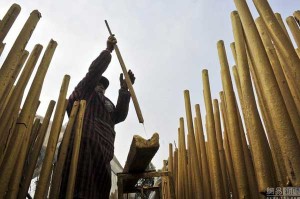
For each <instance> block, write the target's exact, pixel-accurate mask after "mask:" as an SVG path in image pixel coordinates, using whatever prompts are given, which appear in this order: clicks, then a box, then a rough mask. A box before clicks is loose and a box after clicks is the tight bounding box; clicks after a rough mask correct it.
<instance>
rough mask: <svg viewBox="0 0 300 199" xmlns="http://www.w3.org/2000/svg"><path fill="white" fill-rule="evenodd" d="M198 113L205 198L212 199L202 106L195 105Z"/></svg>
mask: <svg viewBox="0 0 300 199" xmlns="http://www.w3.org/2000/svg"><path fill="white" fill-rule="evenodd" d="M195 111H196V118H197V127H198V132H199V139H200V140H199V143H200V152H201V165H202V175H203V177H202V179H203V193H204V198H207V199H210V198H212V195H211V186H210V184H211V183H210V176H209V166H208V158H207V153H208V152H206V148H205V139H204V133H203V125H202V118H201V112H200V105H199V104H196V105H195Z"/></svg>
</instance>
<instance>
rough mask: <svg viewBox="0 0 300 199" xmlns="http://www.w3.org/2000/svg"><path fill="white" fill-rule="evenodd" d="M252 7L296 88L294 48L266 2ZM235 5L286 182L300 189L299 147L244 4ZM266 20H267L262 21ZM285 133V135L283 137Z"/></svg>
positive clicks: (242, 2) (243, 2) (243, 0)
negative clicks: (286, 67)
mask: <svg viewBox="0 0 300 199" xmlns="http://www.w3.org/2000/svg"><path fill="white" fill-rule="evenodd" d="M254 3H255V5H256V7H257V8H258V10H259V12H260V14H261V16H262V18H263V19H264V21H265V23H266V25H267V27H268V26H269V25H270V23H272V24H273V25H272V27H273V28H275V27H274V26H276V28H275V29H273V28H272V27H268V30H269V33H270V34H271V35H272V39H273V41H274V43H275V45H276V46H277V47H278V49H279V51H280V52H281V54H282V55H284V57H289V59H288V63H289V64H288V66H289V67H290V68H289V69H292V70H290V71H289V72H288V73H289V74H290V75H288V76H289V77H290V78H292V79H291V80H296V82H297V83H298V84H295V85H299V82H298V81H297V78H299V77H300V75H298V72H297V71H298V70H299V74H300V68H299V67H298V66H299V65H300V60H299V58H298V56H297V55H296V53H295V50H294V48H293V49H290V47H291V46H290V45H289V42H288V39H287V37H286V36H285V34H284V32H283V31H282V29H281V27H280V25H279V24H278V22H277V20H276V18H275V16H274V14H273V12H272V11H271V8H270V7H269V6H268V2H267V1H266V0H260V1H257V0H254ZM235 4H236V6H237V8H238V11H239V14H240V18H241V22H242V24H243V28H244V30H245V31H244V32H245V36H246V40H247V45H248V47H249V54H250V57H251V59H252V60H253V63H254V64H253V66H254V67H255V69H254V70H255V73H256V75H257V80H258V84H259V86H260V87H261V88H262V89H261V91H262V93H261V94H262V97H263V98H264V101H265V102H266V103H265V104H264V105H265V106H266V110H267V115H268V116H269V118H270V121H271V123H272V124H273V126H274V130H275V135H276V136H277V138H278V141H279V145H280V148H281V151H282V152H283V155H284V158H285V165H286V168H287V169H288V175H289V178H290V180H291V182H292V183H293V185H294V186H298V185H300V167H299V166H297V165H300V154H299V153H298V152H299V151H300V146H299V143H298V140H297V137H296V134H295V131H294V128H293V125H292V123H291V120H290V117H289V115H288V112H287V109H286V107H285V104H284V101H283V97H282V95H281V93H280V90H279V87H278V84H277V82H276V79H275V76H274V73H273V71H272V67H271V64H270V61H269V59H268V57H267V54H266V51H265V49H264V46H263V44H262V41H261V39H260V37H259V34H258V31H257V29H256V27H255V23H254V20H253V18H252V16H251V13H250V11H249V8H248V6H247V3H246V1H245V0H240V1H238V0H235ZM261 8H264V9H261ZM266 16H268V17H270V18H268V19H266ZM249 24H250V25H249ZM276 24H277V25H276ZM277 27H278V28H277ZM271 28H272V29H271ZM253 41H256V42H253ZM287 54H288V56H287ZM294 55H295V56H294ZM295 57H296V58H295ZM297 68H298V69H297ZM285 70H286V69H285ZM285 72H286V71H285ZM291 74H293V75H291ZM298 89H299V87H298ZM279 107H280V108H279ZM286 132H289V133H288V134H286ZM297 151H298V152H297Z"/></svg>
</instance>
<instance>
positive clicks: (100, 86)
mask: <svg viewBox="0 0 300 199" xmlns="http://www.w3.org/2000/svg"><path fill="white" fill-rule="evenodd" d="M108 85H109V81H108V79H107V78H106V77H104V76H101V78H100V80H99V82H98V83H97V85H96V88H95V91H97V92H100V93H102V94H104V93H105V90H106V89H107V87H108Z"/></svg>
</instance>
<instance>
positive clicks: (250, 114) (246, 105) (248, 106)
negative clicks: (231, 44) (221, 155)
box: [231, 11, 275, 192]
mask: <svg viewBox="0 0 300 199" xmlns="http://www.w3.org/2000/svg"><path fill="white" fill-rule="evenodd" d="M231 21H232V29H233V33H234V40H235V46H236V53H237V64H238V66H237V70H238V76H239V79H240V82H239V83H240V86H241V90H242V101H243V106H242V108H243V112H244V118H245V122H246V126H247V132H248V138H249V140H250V143H251V151H252V156H253V163H254V168H255V172H256V177H257V181H258V189H259V192H266V190H267V188H268V187H275V179H274V176H273V173H272V169H271V166H273V165H272V164H271V163H270V161H269V158H270V157H271V151H270V148H269V144H268V140H267V137H266V134H265V132H264V128H263V124H262V122H261V120H260V117H259V112H258V109H257V106H256V101H255V95H254V92H253V87H252V82H251V77H250V71H249V66H248V60H247V53H246V48H245V38H244V34H243V28H242V24H241V21H240V18H239V15H238V13H237V12H236V11H233V12H232V13H231ZM243 137H244V135H242V139H243ZM251 190H252V189H251Z"/></svg>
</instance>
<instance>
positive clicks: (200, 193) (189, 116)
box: [184, 90, 203, 198]
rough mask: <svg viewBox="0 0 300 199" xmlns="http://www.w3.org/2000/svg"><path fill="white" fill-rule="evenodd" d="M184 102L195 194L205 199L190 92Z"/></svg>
mask: <svg viewBox="0 0 300 199" xmlns="http://www.w3.org/2000/svg"><path fill="white" fill-rule="evenodd" d="M184 101H185V110H186V117H187V126H188V133H189V134H191V140H190V141H191V143H190V144H191V148H190V149H191V151H189V152H190V155H191V159H193V160H194V161H192V162H191V163H193V164H192V165H191V166H192V169H193V174H194V175H195V181H194V183H195V188H196V190H194V194H195V198H203V188H202V187H203V185H202V181H201V171H200V166H199V164H198V163H199V161H198V155H197V149H196V143H195V134H194V126H193V117H192V110H191V102H190V95H189V91H188V90H185V91H184Z"/></svg>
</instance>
